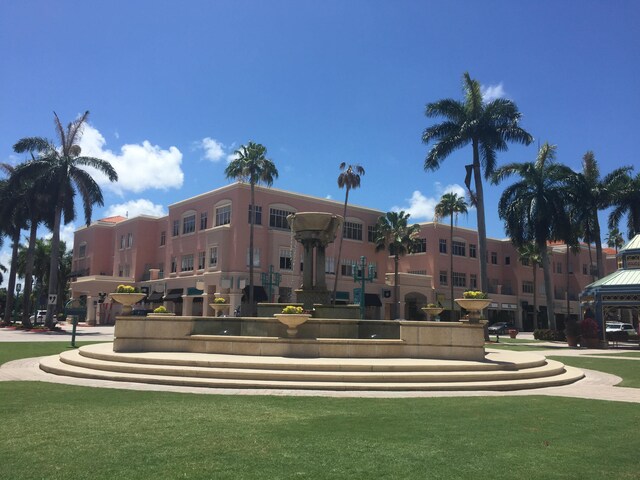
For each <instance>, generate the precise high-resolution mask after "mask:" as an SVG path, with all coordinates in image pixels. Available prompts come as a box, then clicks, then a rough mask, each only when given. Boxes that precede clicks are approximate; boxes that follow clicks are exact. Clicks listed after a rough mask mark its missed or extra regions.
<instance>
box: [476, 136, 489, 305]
mask: <svg viewBox="0 0 640 480" xmlns="http://www.w3.org/2000/svg"><path fill="white" fill-rule="evenodd" d="M473 179H474V181H475V186H476V212H477V219H478V220H477V221H478V249H479V250H480V251H479V253H478V256H479V257H480V290H481V291H483V292H486V293H488V291H489V290H488V289H489V277H488V275H487V227H486V224H485V220H484V193H483V188H482V175H481V172H480V153H479V151H478V141H477V140H474V141H473Z"/></svg>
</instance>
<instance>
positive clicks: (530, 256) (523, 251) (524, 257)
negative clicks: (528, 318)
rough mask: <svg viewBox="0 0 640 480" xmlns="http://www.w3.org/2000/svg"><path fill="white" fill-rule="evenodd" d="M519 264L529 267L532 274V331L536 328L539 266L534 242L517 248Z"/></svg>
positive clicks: (538, 253) (538, 255) (539, 261)
mask: <svg viewBox="0 0 640 480" xmlns="http://www.w3.org/2000/svg"><path fill="white" fill-rule="evenodd" d="M518 256H519V257H520V263H522V264H523V265H529V266H531V268H532V272H533V329H534V330H537V329H538V328H539V327H538V267H539V266H540V265H541V258H540V251H539V250H538V246H537V245H536V243H535V242H526V243H524V244H523V245H521V246H520V247H518Z"/></svg>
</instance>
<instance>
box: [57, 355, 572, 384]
mask: <svg viewBox="0 0 640 480" xmlns="http://www.w3.org/2000/svg"><path fill="white" fill-rule="evenodd" d="M60 359H61V361H62V362H63V363H67V364H69V365H73V366H76V367H82V368H87V369H94V370H101V371H111V372H119V373H128V374H144V375H164V376H174V377H183V376H184V377H196V378H219V379H223V378H224V379H238V380H261V381H262V380H266V381H286V382H293V381H302V382H358V383H362V382H365V383H366V382H369V383H371V382H375V383H382V382H384V383H389V382H392V383H442V382H475V381H497V380H517V379H526V378H543V377H550V376H554V375H559V374H562V373H563V372H564V365H562V364H561V363H559V362H556V361H548V362H547V363H546V364H545V365H542V366H536V367H532V368H524V369H520V370H512V369H509V370H490V371H449V372H447V371H441V372H436V371H333V370H306V371H305V370H284V369H276V370H268V369H264V368H258V369H256V368H250V367H248V366H244V367H238V366H236V367H234V368H227V367H202V366H195V367H194V366H176V365H155V364H146V363H145V364H142V363H127V362H122V361H119V362H113V361H108V360H101V359H96V358H89V357H85V356H82V355H81V354H80V353H79V352H78V351H76V350H70V351H66V352H63V353H62V354H60Z"/></svg>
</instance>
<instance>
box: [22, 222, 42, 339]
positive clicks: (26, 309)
mask: <svg viewBox="0 0 640 480" xmlns="http://www.w3.org/2000/svg"><path fill="white" fill-rule="evenodd" d="M37 238H38V222H35V221H34V220H33V219H32V220H31V229H30V231H29V247H28V248H27V254H26V258H25V266H24V304H23V305H24V306H23V308H22V324H23V325H24V326H25V327H27V328H28V327H30V326H31V322H30V320H29V314H30V313H31V312H30V310H31V283H32V279H33V254H34V251H35V249H36V240H37Z"/></svg>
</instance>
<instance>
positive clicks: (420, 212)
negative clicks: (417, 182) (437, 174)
mask: <svg viewBox="0 0 640 480" xmlns="http://www.w3.org/2000/svg"><path fill="white" fill-rule="evenodd" d="M435 189H436V194H437V196H435V197H427V196H425V195H424V194H422V192H420V191H419V190H416V191H414V192H413V194H412V195H411V198H407V199H406V202H407V203H408V205H406V206H393V207H391V208H390V210H391V211H394V212H398V211H400V210H404V211H405V213H408V214H410V215H411V221H413V222H419V221H423V222H424V221H426V222H430V221H432V220H433V217H434V215H435V213H434V212H435V208H436V205H437V204H438V202H440V198H441V197H442V195H443V194H445V193H448V192H451V193H457V194H458V196H461V197H464V196H465V189H464V187H461V186H460V185H458V184H455V183H454V184H451V185H447V186H445V187H443V186H442V185H441V184H440V183H436V184H435ZM469 209H471V207H469Z"/></svg>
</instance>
